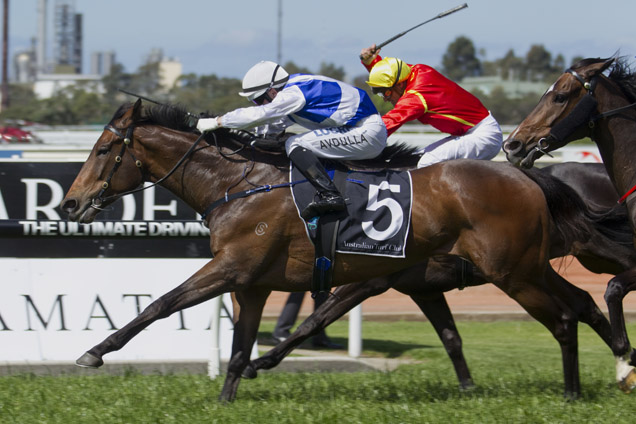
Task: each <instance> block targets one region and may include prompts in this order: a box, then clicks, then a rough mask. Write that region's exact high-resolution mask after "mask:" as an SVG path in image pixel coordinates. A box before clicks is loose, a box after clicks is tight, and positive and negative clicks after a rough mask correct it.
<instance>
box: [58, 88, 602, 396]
mask: <svg viewBox="0 0 636 424" xmlns="http://www.w3.org/2000/svg"><path fill="white" fill-rule="evenodd" d="M189 121H190V117H189V115H188V114H187V113H186V112H185V111H184V110H182V109H179V108H177V107H174V106H170V105H164V106H162V107H158V106H155V107H151V108H145V107H144V106H142V103H141V100H138V101H137V102H135V103H134V104H125V105H122V106H121V107H120V108H119V109H118V110H117V111H116V112H115V114H114V116H113V118H112V119H111V121H110V123H109V124H108V125H107V126H106V127H105V129H104V131H103V133H102V134H101V136H100V137H99V138H98V140H97V142H96V143H95V145H94V146H93V149H92V151H91V153H90V155H89V157H88V158H87V160H86V162H85V163H84V165H83V166H82V168H81V170H80V172H79V174H78V175H77V177H76V179H75V181H74V182H73V184H72V186H71V188H70V189H69V191H68V193H67V194H66V196H65V198H64V199H63V201H62V203H61V208H62V210H64V211H65V212H66V213H67V214H68V217H69V219H70V220H73V221H77V222H81V223H89V222H92V221H93V220H94V219H95V217H96V215H97V214H98V213H99V212H100V211H101V210H102V209H103V208H105V207H107V206H108V205H109V204H110V203H112V202H114V201H116V200H117V199H118V198H119V197H121V196H122V195H124V194H127V193H129V192H130V191H132V190H135V189H136V188H137V187H139V186H140V185H141V184H142V183H143V182H144V181H150V182H154V183H160V184H161V185H162V186H163V187H165V188H167V189H168V190H170V191H171V192H172V193H174V194H175V195H176V196H178V197H180V198H181V199H182V200H184V201H185V202H186V203H187V204H188V205H190V206H191V207H192V208H193V209H194V210H195V211H197V212H198V213H199V214H202V215H203V214H204V212H205V211H207V212H208V213H206V214H205V222H206V224H207V226H208V228H209V229H210V249H211V253H212V256H213V258H214V259H212V260H210V262H208V263H207V264H206V265H204V266H203V267H202V268H201V269H200V270H199V271H197V272H196V273H195V274H194V275H192V276H191V277H190V278H188V279H187V280H186V281H184V282H183V283H182V284H180V285H179V286H177V287H176V288H175V289H173V290H171V291H169V292H168V293H166V294H165V295H163V296H161V297H160V298H158V299H157V300H155V301H154V302H152V303H151V304H150V305H149V306H148V307H147V308H146V309H144V311H142V312H141V313H140V314H139V315H138V316H137V317H135V318H134V319H133V320H131V322H129V323H128V324H127V325H125V326H124V327H122V328H121V329H119V330H118V331H116V332H114V333H113V334H112V335H110V336H109V337H107V338H106V339H105V340H104V341H102V342H101V343H99V344H97V345H96V346H94V347H93V348H91V349H90V350H88V351H87V352H86V353H85V354H84V355H82V356H81V357H80V358H79V359H78V360H77V361H76V363H77V364H78V365H80V366H86V367H99V366H101V365H102V364H103V359H102V357H103V355H105V354H107V353H109V352H112V351H116V350H119V349H121V348H122V347H123V346H124V345H125V344H126V343H127V342H128V341H130V340H131V339H132V338H133V337H134V336H135V335H136V334H138V333H139V332H140V331H142V330H143V329H144V328H146V327H147V326H148V325H150V324H151V323H152V322H154V321H156V320H157V319H161V318H165V317H167V316H169V315H171V314H173V313H174V312H177V311H179V310H182V309H184V308H188V307H190V306H194V305H196V304H199V303H201V302H204V301H206V300H209V299H211V298H214V297H216V296H219V295H221V294H223V293H227V292H234V293H235V297H236V300H237V302H238V305H239V307H240V313H239V314H238V317H236V318H235V319H236V323H235V327H234V338H233V343H232V354H231V359H230V362H229V364H228V369H227V374H226V379H225V383H224V385H223V388H222V391H221V394H220V399H221V400H222V401H232V400H234V399H235V397H236V391H237V388H238V384H239V381H240V377H241V373H242V372H243V370H244V369H245V367H246V366H247V365H248V364H249V360H250V358H249V356H250V351H251V347H252V346H253V344H254V342H255V339H256V334H257V330H258V326H259V323H260V318H261V315H262V311H263V307H264V305H265V301H266V299H267V297H268V295H269V294H270V292H271V291H272V290H278V291H308V290H310V285H311V276H312V271H313V263H314V249H313V246H312V244H311V243H310V241H309V240H308V238H307V235H306V231H305V227H304V223H303V221H302V220H301V219H300V218H299V216H298V211H297V209H296V206H295V205H294V202H293V199H292V195H291V190H289V185H290V183H289V181H288V173H289V162H288V159H287V158H286V157H284V156H282V155H278V156H277V155H272V154H271V153H267V152H263V151H259V150H258V149H253V148H251V149H245V148H244V147H245V146H244V145H243V144H242V143H241V142H240V140H238V141H237V138H236V137H235V136H234V135H233V134H232V133H231V132H229V131H216V132H214V133H212V134H211V135H210V140H209V141H210V143H209V144H207V145H202V146H199V145H198V142H199V141H200V140H201V137H198V136H197V134H196V133H195V132H194V130H192V129H191V126H190V125H189ZM411 179H412V182H413V205H412V210H411V225H410V227H409V232H408V235H407V241H406V248H405V251H406V255H405V257H404V258H385V257H377V256H365V255H359V254H345V253H342V254H340V253H338V254H337V255H336V261H335V264H334V274H333V283H334V286H339V285H343V284H347V283H353V282H357V281H367V280H370V279H372V278H376V277H378V276H385V275H390V274H395V273H397V272H401V271H404V270H406V269H408V268H411V267H413V266H417V265H418V264H420V263H422V262H423V261H425V260H426V259H427V258H429V257H431V256H436V255H455V256H459V257H462V258H464V259H466V260H468V261H470V262H471V263H473V264H474V265H475V266H476V267H477V268H478V269H479V270H480V272H481V273H482V274H483V275H484V277H485V278H486V279H488V280H489V281H492V282H493V283H497V284H498V285H500V286H501V287H503V288H505V290H506V291H507V292H508V293H509V294H510V295H511V296H512V297H513V298H514V299H515V300H517V301H520V302H521V301H524V302H525V303H527V310H528V311H529V312H530V313H531V314H532V315H533V316H535V318H537V319H539V320H540V322H541V323H542V324H544V325H545V326H546V327H547V328H548V329H549V330H550V331H551V332H552V334H553V335H554V337H555V338H556V339H557V340H558V341H559V343H560V346H561V351H562V358H563V365H564V380H565V393H566V396H572V397H576V395H577V394H578V393H579V392H580V383H579V381H578V352H577V334H576V324H577V317H576V316H575V312H573V311H572V310H571V309H570V308H569V305H568V303H567V302H565V301H564V300H563V296H564V295H563V293H560V294H559V292H562V291H566V292H567V289H564V288H563V287H562V286H560V285H559V284H558V282H557V283H554V282H552V280H553V278H552V275H553V274H556V273H555V272H554V271H553V270H552V269H551V267H550V266H549V262H548V259H549V248H550V231H551V225H552V224H551V222H552V221H551V218H550V214H551V211H550V210H548V206H547V201H546V198H545V197H544V193H543V191H542V189H541V188H540V187H539V186H538V185H537V184H536V183H535V182H533V181H532V180H531V179H529V178H528V177H527V176H526V175H525V174H524V173H523V172H521V171H519V170H518V169H516V168H514V167H512V166H502V165H501V164H495V163H491V162H486V161H471V160H456V161H450V162H446V163H443V164H438V165H434V166H430V167H427V168H422V169H420V170H416V171H412V172H411ZM248 194H254V195H248ZM243 195H245V196H243ZM235 197H237V198H240V200H234V201H231V202H228V200H229V199H233V198H235ZM211 205H215V206H217V207H215V208H213V209H211V210H209V209H210V206H211ZM553 213H554V211H553ZM595 324H596V325H597V328H595V329H596V330H597V332H599V334H603V335H602V337H604V339H609V333H608V335H607V337H605V336H604V334H605V333H606V332H608V331H609V328H607V329H605V328H604V326H603V323H602V322H598V323H595ZM608 327H609V325H608ZM606 330H607V331H606Z"/></svg>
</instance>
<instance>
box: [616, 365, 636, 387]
mask: <svg viewBox="0 0 636 424" xmlns="http://www.w3.org/2000/svg"><path fill="white" fill-rule="evenodd" d="M618 387H619V388H620V389H621V390H622V391H623V392H625V393H631V392H632V390H633V389H634V387H636V371H634V369H632V370H631V371H630V372H629V374H627V375H626V376H625V378H623V379H622V380H621V381H619V382H618Z"/></svg>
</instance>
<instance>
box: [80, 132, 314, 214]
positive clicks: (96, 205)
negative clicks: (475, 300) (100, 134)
mask: <svg viewBox="0 0 636 424" xmlns="http://www.w3.org/2000/svg"><path fill="white" fill-rule="evenodd" d="M104 130H108V131H110V132H112V133H113V134H115V135H116V136H117V137H119V138H121V139H122V140H123V143H122V145H121V150H120V151H119V154H118V155H117V156H115V164H114V165H113V168H112V169H111V171H110V173H109V174H108V177H106V179H105V180H104V182H103V183H102V189H101V190H100V191H99V193H98V194H97V196H96V197H94V198H93V200H92V201H91V205H90V207H91V208H93V209H97V210H103V208H102V207H101V205H102V204H103V203H104V202H105V201H109V200H112V199H118V198H120V197H123V196H125V195H127V194H133V193H138V192H140V191H143V190H146V189H149V188H151V187H154V186H156V185H159V184H161V183H162V182H163V181H165V180H166V179H167V178H169V177H170V176H171V175H172V174H174V173H175V171H176V170H177V169H178V168H179V167H180V166H181V165H182V164H183V163H184V162H185V161H186V159H188V158H189V157H190V156H191V155H192V153H193V152H194V151H195V149H196V148H197V146H198V145H199V143H200V142H201V140H203V139H204V138H205V137H204V134H201V135H200V136H199V137H198V138H197V139H196V141H195V142H194V143H193V144H192V146H190V148H189V149H188V151H187V152H186V153H185V154H184V155H183V156H182V157H181V159H179V161H177V163H176V164H175V165H174V166H173V167H172V169H171V170H170V171H168V173H167V174H166V175H164V176H163V177H161V178H160V179H158V180H157V181H155V182H154V183H152V184H151V185H148V186H142V187H138V188H135V189H133V190H129V191H126V192H123V193H119V194H114V195H112V196H108V197H102V196H103V195H104V193H105V192H106V190H108V188H109V187H110V181H111V180H112V178H113V175H115V172H116V171H117V169H119V167H120V166H121V163H122V160H123V156H124V154H125V153H126V152H128V153H129V154H130V156H131V157H132V158H133V160H134V161H135V165H136V166H137V168H138V169H139V170H140V172H142V173H143V171H142V170H141V167H142V162H141V161H140V160H139V159H137V158H136V157H135V155H134V154H133V152H132V151H131V150H130V144H131V143H132V136H133V132H134V130H135V127H134V125H131V126H129V127H128V128H127V129H126V135H123V134H122V130H121V129H118V128H115V127H113V126H112V125H106V126H105V127H104ZM212 135H213V137H214V145H215V146H216V147H217V149H218V150H219V153H220V154H221V156H222V157H224V158H225V159H229V156H232V155H235V154H237V153H238V152H240V151H241V150H243V149H244V148H245V146H241V147H239V148H238V149H236V150H233V151H231V152H230V153H229V154H224V153H223V152H222V151H221V148H220V146H219V145H218V141H217V138H216V134H214V132H212ZM243 178H245V176H244V177H243ZM305 181H306V180H301V181H292V182H288V183H282V184H275V185H270V184H267V185H262V186H257V187H255V188H252V189H249V190H243V191H240V192H237V193H232V194H228V192H227V191H226V193H225V196H224V197H222V198H220V199H218V200H216V201H214V202H212V204H210V206H208V207H207V208H206V210H205V211H204V212H203V214H202V215H201V219H202V220H204V221H205V218H206V216H207V215H208V214H209V213H210V212H212V210H214V209H216V208H217V207H219V206H221V205H223V204H225V203H228V202H229V201H231V200H234V199H240V198H243V197H248V196H251V195H253V194H257V193H260V192H268V191H271V190H273V189H276V188H284V187H293V186H294V185H296V184H298V183H301V182H305ZM228 190H229V189H228Z"/></svg>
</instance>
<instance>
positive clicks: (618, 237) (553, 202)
mask: <svg viewBox="0 0 636 424" xmlns="http://www.w3.org/2000/svg"><path fill="white" fill-rule="evenodd" d="M522 171H523V172H524V173H525V174H526V175H527V176H528V177H529V178H530V179H531V180H533V181H534V182H535V183H536V184H537V185H538V186H539V187H540V188H541V190H542V191H543V194H544V196H545V199H546V202H547V204H548V209H549V210H550V214H551V217H552V221H553V224H554V226H555V229H556V231H557V233H558V235H559V236H560V238H561V241H562V243H563V245H564V246H565V247H566V248H569V247H570V246H572V243H574V242H575V241H583V240H588V239H589V238H590V235H591V234H593V233H594V232H596V233H597V234H601V235H602V236H603V237H604V238H606V239H607V240H609V241H610V242H612V243H616V244H618V245H621V246H625V247H631V246H632V229H631V226H630V224H629V218H628V214H627V209H626V208H625V207H624V206H623V205H617V206H615V207H613V208H610V209H607V210H592V209H590V208H589V207H588V206H587V205H586V204H585V202H584V201H583V199H581V197H580V196H579V194H578V193H577V192H576V191H575V190H574V189H573V188H572V187H570V186H569V185H567V184H566V183H564V182H563V181H561V180H559V179H558V178H556V177H553V176H552V175H549V174H547V173H545V172H541V171H540V170H537V169H535V168H532V169H523V170H522Z"/></svg>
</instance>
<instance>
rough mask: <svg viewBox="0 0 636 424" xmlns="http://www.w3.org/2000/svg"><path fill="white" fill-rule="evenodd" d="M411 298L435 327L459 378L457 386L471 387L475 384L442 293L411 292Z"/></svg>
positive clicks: (462, 387) (459, 337) (460, 339)
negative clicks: (416, 293) (428, 294)
mask: <svg viewBox="0 0 636 424" xmlns="http://www.w3.org/2000/svg"><path fill="white" fill-rule="evenodd" d="M411 299H413V301H414V302H415V303H416V304H417V306H419V308H420V309H421V310H422V312H423V313H424V315H426V318H428V320H429V321H430V322H431V324H432V325H433V328H435V331H436V332H437V335H438V336H439V338H440V340H441V341H442V344H443V345H444V348H445V349H446V353H447V354H448V357H449V358H450V360H451V362H452V363H453V367H454V368H455V374H457V379H458V380H459V387H460V388H461V389H464V390H465V389H471V388H473V387H474V386H475V384H474V383H473V379H472V377H471V375H470V370H469V369H468V364H467V363H466V358H465V357H464V352H463V350H462V338H461V336H460V335H459V331H458V330H457V327H456V326H455V320H454V319H453V314H452V313H451V310H450V308H449V307H448V303H447V302H446V297H444V294H443V293H439V294H438V295H437V296H432V297H427V296H417V295H414V294H412V295H411Z"/></svg>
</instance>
